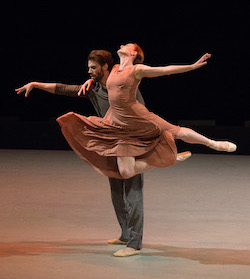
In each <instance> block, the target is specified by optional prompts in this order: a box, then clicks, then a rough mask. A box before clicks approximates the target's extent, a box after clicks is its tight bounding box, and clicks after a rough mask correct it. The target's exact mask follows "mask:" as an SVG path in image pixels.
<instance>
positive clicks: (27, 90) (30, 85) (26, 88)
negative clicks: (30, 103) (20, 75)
mask: <svg viewBox="0 0 250 279" xmlns="http://www.w3.org/2000/svg"><path fill="white" fill-rule="evenodd" d="M33 88H34V82H30V83H27V84H25V85H24V86H22V87H20V88H17V89H15V91H16V93H17V94H21V93H22V92H24V91H25V95H24V96H25V97H28V96H29V93H30V91H31V90H32V89H33Z"/></svg>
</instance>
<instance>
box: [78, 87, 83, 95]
mask: <svg viewBox="0 0 250 279" xmlns="http://www.w3.org/2000/svg"><path fill="white" fill-rule="evenodd" d="M82 92H83V86H82V87H81V88H80V90H79V91H78V93H77V95H78V96H81V94H82Z"/></svg>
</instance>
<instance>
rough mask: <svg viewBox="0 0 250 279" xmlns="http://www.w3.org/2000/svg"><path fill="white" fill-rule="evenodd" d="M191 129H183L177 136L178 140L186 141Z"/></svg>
mask: <svg viewBox="0 0 250 279" xmlns="http://www.w3.org/2000/svg"><path fill="white" fill-rule="evenodd" d="M190 131H191V129H189V128H185V127H181V129H180V131H179V132H178V134H177V135H176V137H175V138H176V139H185V138H186V137H188V136H189V134H190Z"/></svg>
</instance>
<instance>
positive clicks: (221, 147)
mask: <svg viewBox="0 0 250 279" xmlns="http://www.w3.org/2000/svg"><path fill="white" fill-rule="evenodd" d="M207 146H208V147H210V148H212V149H214V150H217V151H226V152H234V151H235V150H236V148H237V146H236V144H234V143H232V142H229V141H215V140H210V142H209V144H208V145H207Z"/></svg>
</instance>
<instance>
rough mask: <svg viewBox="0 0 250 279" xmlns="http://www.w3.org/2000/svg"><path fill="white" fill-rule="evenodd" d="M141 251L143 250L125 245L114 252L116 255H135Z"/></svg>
mask: <svg viewBox="0 0 250 279" xmlns="http://www.w3.org/2000/svg"><path fill="white" fill-rule="evenodd" d="M140 253H141V250H136V249H134V248H131V247H125V248H123V249H121V250H119V251H117V252H115V253H114V254H113V256H115V257H130V256H135V255H139V254H140Z"/></svg>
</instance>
